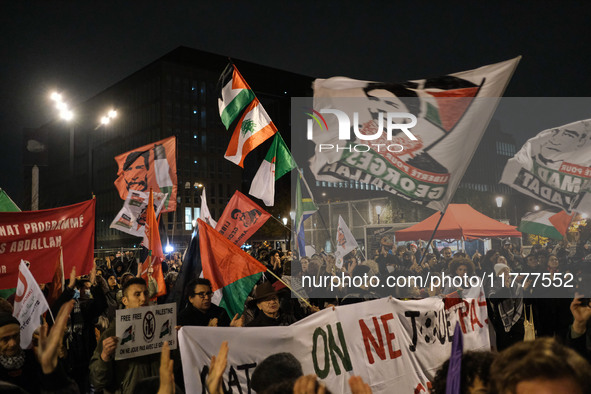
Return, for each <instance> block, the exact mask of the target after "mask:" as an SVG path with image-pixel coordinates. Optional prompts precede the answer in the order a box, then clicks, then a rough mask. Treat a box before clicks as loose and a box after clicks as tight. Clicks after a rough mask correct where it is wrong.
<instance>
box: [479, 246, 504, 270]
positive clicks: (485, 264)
mask: <svg viewBox="0 0 591 394" xmlns="http://www.w3.org/2000/svg"><path fill="white" fill-rule="evenodd" d="M499 256H500V254H499V252H497V251H496V250H494V249H491V250H489V251H487V252H486V253H485V254H484V257H483V258H482V260H481V263H480V266H481V267H482V272H477V274H478V275H481V274H487V275H488V274H490V273H491V272H494V270H495V268H494V267H495V264H496V263H497V259H498V258H499Z"/></svg>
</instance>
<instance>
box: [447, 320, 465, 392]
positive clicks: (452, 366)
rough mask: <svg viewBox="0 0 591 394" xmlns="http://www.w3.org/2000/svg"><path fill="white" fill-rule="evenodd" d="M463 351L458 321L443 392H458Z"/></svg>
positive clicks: (462, 340) (462, 338) (462, 339)
mask: <svg viewBox="0 0 591 394" xmlns="http://www.w3.org/2000/svg"><path fill="white" fill-rule="evenodd" d="M463 351H464V337H463V335H462V330H461V329H460V323H459V322H457V323H456V328H455V329H454V339H453V342H452V344H451V356H450V357H449V368H448V370H447V384H446V386H445V394H460V389H461V386H462V384H461V381H462V353H463Z"/></svg>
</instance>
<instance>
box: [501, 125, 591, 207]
mask: <svg viewBox="0 0 591 394" xmlns="http://www.w3.org/2000/svg"><path fill="white" fill-rule="evenodd" d="M590 139H591V119H587V120H581V121H578V122H573V123H569V124H566V125H563V126H559V127H553V128H550V129H547V130H544V131H542V132H540V133H539V134H538V135H536V136H535V137H533V138H530V139H529V140H528V141H527V142H526V143H525V144H524V145H523V147H522V148H521V149H520V150H519V152H517V154H516V155H515V156H514V157H513V158H511V159H509V161H508V162H507V165H506V166H505V169H504V170H503V176H502V177H501V183H504V184H506V185H509V186H511V187H512V188H513V189H515V190H517V191H519V192H521V193H523V194H525V195H528V196H530V197H533V198H536V199H538V200H540V201H542V202H544V203H545V204H548V205H552V206H555V207H558V208H560V209H563V210H565V211H567V212H569V213H570V212H571V211H573V210H576V211H577V212H580V213H587V214H589V213H591V194H590V193H589V192H590V191H591V190H590V189H591V188H590V185H589V183H590V180H591V141H590Z"/></svg>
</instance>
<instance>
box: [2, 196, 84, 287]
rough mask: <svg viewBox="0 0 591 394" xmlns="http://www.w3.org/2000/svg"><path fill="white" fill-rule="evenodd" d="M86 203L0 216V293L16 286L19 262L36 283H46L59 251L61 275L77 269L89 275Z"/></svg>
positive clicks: (51, 275) (52, 271) (53, 271)
mask: <svg viewBox="0 0 591 394" xmlns="http://www.w3.org/2000/svg"><path fill="white" fill-rule="evenodd" d="M95 203H96V201H95V200H94V199H93V200H89V201H85V202H81V203H78V204H74V205H69V206H66V207H60V208H54V209H45V210H42V211H26V212H0V289H9V288H12V287H15V286H16V281H17V277H18V266H19V264H20V261H21V259H23V260H26V261H28V262H30V264H31V265H30V267H29V269H30V270H31V273H32V274H33V276H34V277H35V279H36V280H37V281H38V282H39V283H49V282H51V281H52V278H53V275H54V273H55V264H56V263H55V262H56V261H58V259H59V253H60V247H61V248H62V249H63V252H64V271H65V273H66V276H68V275H69V274H70V271H71V270H72V267H73V266H76V273H77V274H78V275H84V274H88V273H89V272H90V270H91V268H92V261H93V257H94V209H95Z"/></svg>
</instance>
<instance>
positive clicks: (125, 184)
mask: <svg viewBox="0 0 591 394" xmlns="http://www.w3.org/2000/svg"><path fill="white" fill-rule="evenodd" d="M115 161H116V162H117V167H118V169H117V179H116V180H115V187H117V190H118V191H119V197H121V199H122V200H125V199H126V198H127V195H128V192H129V190H139V191H141V192H146V193H147V192H149V190H150V189H152V190H153V191H154V192H155V193H168V196H167V198H166V201H165V202H164V206H163V207H162V211H161V212H174V211H175V210H176V194H177V176H176V138H175V137H174V136H172V137H168V138H166V139H163V140H160V141H157V142H153V143H150V144H148V145H144V146H141V147H139V148H136V149H134V150H131V151H129V152H125V153H122V154H120V155H118V156H115Z"/></svg>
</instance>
